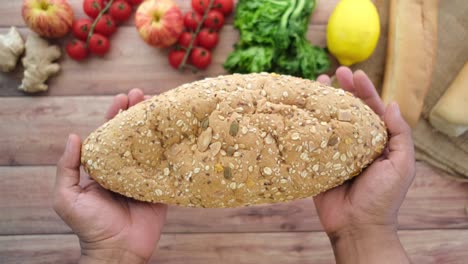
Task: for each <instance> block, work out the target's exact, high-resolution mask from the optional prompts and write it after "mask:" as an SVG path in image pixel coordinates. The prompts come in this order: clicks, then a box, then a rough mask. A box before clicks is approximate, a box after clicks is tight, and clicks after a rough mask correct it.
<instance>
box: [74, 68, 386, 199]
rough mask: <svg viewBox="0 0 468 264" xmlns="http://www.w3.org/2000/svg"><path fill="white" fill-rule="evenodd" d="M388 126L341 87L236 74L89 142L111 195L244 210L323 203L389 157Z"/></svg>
mask: <svg viewBox="0 0 468 264" xmlns="http://www.w3.org/2000/svg"><path fill="white" fill-rule="evenodd" d="M386 141H387V132H386V128H385V126H384V124H383V122H382V121H381V120H380V118H379V117H378V116H377V115H376V114H375V113H374V112H373V111H372V110H371V109H370V108H369V107H368V106H366V105H364V104H363V103H362V102H361V101H360V100H359V99H357V98H355V97H354V96H352V95H351V94H350V93H348V92H345V91H343V90H340V89H335V88H331V87H327V86H325V85H322V84H320V83H317V82H313V81H310V80H304V79H300V78H296V77H291V76H283V75H277V74H266V73H261V74H248V75H240V74H235V75H227V76H220V77H217V78H209V79H205V80H202V81H197V82H194V83H190V84H185V85H182V86H180V87H178V88H176V89H173V90H171V91H168V92H166V93H164V94H161V95H159V96H155V97H153V98H152V99H149V100H147V101H144V102H142V103H140V104H138V105H136V106H134V107H132V108H130V109H129V110H127V111H124V112H121V113H119V114H118V115H117V116H116V117H115V118H114V119H112V120H110V121H109V122H107V123H106V124H104V125H103V126H102V127H101V128H99V129H97V130H96V131H95V132H93V133H91V135H90V136H89V137H88V138H87V139H86V140H85V141H84V143H83V147H82V164H83V166H84V168H85V170H86V171H87V172H88V173H89V174H90V176H91V177H92V178H93V179H95V180H96V181H97V182H98V183H100V184H101V185H102V186H104V187H105V188H107V189H109V190H112V191H114V192H118V193H120V194H123V195H125V196H128V197H133V198H135V199H138V200H142V201H149V202H162V203H168V204H176V205H182V206H190V207H236V206H246V205H253V204H262V203H276V202H284V201H289V200H294V199H299V198H304V197H309V196H313V195H316V194H318V193H320V192H323V191H326V190H328V189H330V188H333V187H335V186H337V185H340V184H342V183H343V182H344V181H345V180H347V179H350V178H351V177H354V176H355V175H357V174H359V173H360V171H362V169H364V168H365V167H366V166H367V165H368V164H370V163H371V162H372V161H373V160H374V159H375V158H376V157H377V156H379V155H380V154H381V152H382V151H383V149H384V147H385V144H386Z"/></svg>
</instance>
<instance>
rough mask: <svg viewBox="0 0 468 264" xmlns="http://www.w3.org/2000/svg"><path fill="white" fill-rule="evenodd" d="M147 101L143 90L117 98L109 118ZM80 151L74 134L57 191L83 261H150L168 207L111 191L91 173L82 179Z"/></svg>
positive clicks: (60, 210)
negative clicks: (90, 176) (75, 236)
mask: <svg viewBox="0 0 468 264" xmlns="http://www.w3.org/2000/svg"><path fill="white" fill-rule="evenodd" d="M143 100H144V95H143V92H142V91H140V90H138V89H133V90H131V91H130V92H129V93H128V96H127V95H124V94H120V95H117V96H116V97H115V98H114V102H113V103H112V105H111V106H110V108H109V110H108V112H107V114H106V118H107V119H111V118H113V117H114V116H115V115H116V114H117V113H118V112H119V110H120V109H122V110H126V109H127V108H129V107H131V106H133V105H135V104H137V103H139V102H141V101H143ZM80 150H81V141H80V138H79V137H78V136H76V135H70V136H69V138H68V142H67V146H66V148H65V152H64V154H63V156H62V157H61V158H60V161H59V162H58V164H57V176H56V182H55V189H54V209H55V211H56V212H57V214H58V215H59V216H60V217H61V218H62V219H63V220H64V221H65V223H66V224H67V225H69V226H70V227H71V229H72V230H73V232H74V233H75V234H76V235H77V236H78V238H79V240H80V246H81V254H82V256H81V258H80V263H146V262H147V261H148V260H149V258H150V257H151V255H152V253H153V251H154V249H155V247H156V244H157V242H158V241H159V238H160V235H161V229H162V227H163V225H164V222H165V218H166V211H167V206H166V205H164V204H151V203H144V202H139V201H136V200H133V199H130V198H126V197H123V196H121V195H118V194H116V193H112V192H110V191H108V190H105V189H104V188H103V187H101V186H100V185H99V184H98V183H96V182H95V181H94V180H92V179H90V178H89V176H87V175H83V174H82V179H81V180H80Z"/></svg>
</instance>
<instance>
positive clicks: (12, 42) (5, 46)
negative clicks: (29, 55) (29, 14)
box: [0, 27, 24, 72]
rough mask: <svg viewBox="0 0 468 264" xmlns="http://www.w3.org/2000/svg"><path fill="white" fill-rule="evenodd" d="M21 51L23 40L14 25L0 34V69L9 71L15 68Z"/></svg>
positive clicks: (22, 49)
mask: <svg viewBox="0 0 468 264" xmlns="http://www.w3.org/2000/svg"><path fill="white" fill-rule="evenodd" d="M23 51H24V41H23V39H22V38H21V35H20V33H19V32H18V30H17V29H16V28H15V27H11V28H10V31H9V32H8V34H6V35H0V70H1V71H2V72H10V71H12V70H13V69H15V67H16V62H17V61H18V58H19V56H21V54H23Z"/></svg>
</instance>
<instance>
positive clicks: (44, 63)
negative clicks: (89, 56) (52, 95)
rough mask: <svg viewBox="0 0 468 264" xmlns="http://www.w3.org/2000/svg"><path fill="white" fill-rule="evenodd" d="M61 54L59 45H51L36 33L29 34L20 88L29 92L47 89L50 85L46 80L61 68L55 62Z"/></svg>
mask: <svg viewBox="0 0 468 264" xmlns="http://www.w3.org/2000/svg"><path fill="white" fill-rule="evenodd" d="M60 56H61V52H60V48H59V47H58V46H55V45H49V43H48V42H47V40H45V39H42V38H40V37H38V36H36V35H33V34H31V35H29V36H28V39H27V40H26V56H25V57H24V58H23V60H22V62H23V65H24V78H23V81H22V82H21V85H20V86H19V87H18V89H19V90H23V91H25V92H28V93H35V92H42V91H47V89H48V88H49V87H48V86H47V85H46V84H45V82H46V81H47V79H48V78H49V76H51V75H53V74H56V73H57V72H58V71H59V70H60V66H59V65H58V64H57V63H53V61H54V60H57V59H58V58H60Z"/></svg>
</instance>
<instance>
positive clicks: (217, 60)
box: [0, 25, 326, 96]
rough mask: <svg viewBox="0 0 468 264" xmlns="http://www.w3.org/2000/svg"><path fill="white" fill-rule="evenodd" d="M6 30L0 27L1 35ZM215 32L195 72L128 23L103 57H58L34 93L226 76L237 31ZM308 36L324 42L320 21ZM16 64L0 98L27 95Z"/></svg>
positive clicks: (1, 80)
mask: <svg viewBox="0 0 468 264" xmlns="http://www.w3.org/2000/svg"><path fill="white" fill-rule="evenodd" d="M7 30H8V28H0V34H4V33H6V32H7ZM20 31H21V32H22V34H23V36H26V35H27V34H30V33H28V32H29V30H27V29H24V28H23V29H21V30H20ZM220 34H221V37H220V42H219V44H218V47H217V48H216V49H214V50H213V62H212V64H211V65H210V67H209V68H208V69H207V70H205V71H200V72H198V73H195V74H194V73H192V72H191V71H186V72H183V73H181V72H179V71H177V70H175V69H173V68H172V67H171V66H170V65H169V64H168V62H167V52H168V51H167V50H161V49H155V48H152V47H150V46H148V45H146V44H144V42H143V41H142V40H141V39H140V38H139V36H138V33H137V32H136V30H135V29H134V28H133V27H123V28H120V29H119V30H118V31H117V33H116V34H115V35H114V36H113V37H112V42H111V45H112V48H111V50H110V52H109V54H107V55H106V56H104V57H103V58H99V57H92V58H89V59H87V60H86V61H84V62H76V61H73V60H71V59H70V58H68V55H65V54H64V55H63V56H62V58H61V60H60V65H61V72H60V73H59V74H58V75H56V76H54V77H53V78H50V80H49V81H48V84H49V85H50V89H49V91H48V92H46V93H41V94H38V95H39V96H51V95H91V94H92V95H106V94H112V95H114V94H117V93H120V92H126V91H127V90H128V89H130V88H134V87H138V88H141V89H143V90H144V91H145V92H147V93H152V94H158V93H161V92H163V91H167V90H169V89H172V88H175V87H177V86H178V85H181V84H184V83H187V82H192V81H195V80H198V79H203V78H205V77H208V76H217V75H221V74H226V72H225V71H224V69H223V67H222V64H223V63H224V61H225V60H226V58H227V56H228V54H229V53H230V52H231V51H232V45H233V43H235V42H236V41H237V39H238V33H237V31H236V30H235V29H234V28H233V26H232V25H228V26H225V27H224V28H223V30H222V31H221V33H220ZM308 36H309V39H310V40H311V41H312V42H313V43H314V44H316V45H320V46H325V43H326V37H325V26H324V25H312V26H310V27H309V30H308ZM61 43H63V41H62V42H61ZM62 46H64V45H62ZM21 68H22V66H21V67H18V68H17V69H16V71H15V72H14V73H13V74H10V73H8V74H7V73H0V96H28V95H26V94H24V93H22V92H20V91H19V90H18V89H17V87H18V85H19V84H20V83H21V79H22V76H23V75H22V69H21Z"/></svg>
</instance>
